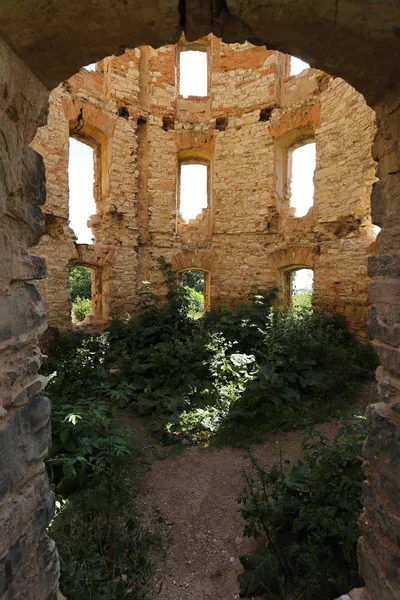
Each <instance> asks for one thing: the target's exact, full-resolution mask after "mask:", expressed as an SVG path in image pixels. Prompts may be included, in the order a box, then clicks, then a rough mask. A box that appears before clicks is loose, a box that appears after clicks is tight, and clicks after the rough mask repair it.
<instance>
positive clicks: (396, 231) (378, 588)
mask: <svg viewBox="0 0 400 600" xmlns="http://www.w3.org/2000/svg"><path fill="white" fill-rule="evenodd" d="M182 30H184V31H185V35H186V39H187V40H198V39H201V38H202V37H204V36H207V35H208V34H210V33H213V34H215V35H216V36H217V37H220V38H222V39H223V41H224V42H227V43H228V42H229V43H230V42H232V43H241V44H242V43H244V42H245V41H246V40H247V41H249V42H252V43H253V44H255V45H260V46H262V44H266V45H267V46H268V47H269V48H276V49H278V50H280V51H282V52H285V53H290V54H292V55H295V56H301V57H302V58H303V59H304V60H306V61H308V62H309V63H310V64H311V65H313V66H315V67H319V68H321V69H323V70H324V71H326V72H329V73H331V74H333V75H337V76H339V77H342V78H343V79H344V80H345V81H346V82H347V83H349V84H350V85H352V86H353V87H354V88H355V89H356V90H357V91H358V92H360V93H361V94H362V95H363V96H364V98H365V99H366V102H367V103H368V105H369V106H370V107H371V108H372V109H373V110H374V111H375V114H376V121H377V134H376V136H375V139H374V143H373V148H372V157H373V159H374V160H375V161H376V163H377V169H376V177H377V181H376V182H375V183H374V184H373V190H372V196H371V205H372V222H373V223H374V224H375V225H378V226H379V227H381V228H382V229H381V232H380V233H379V235H378V238H377V241H376V255H375V256H371V258H370V259H369V265H368V273H369V276H370V278H371V283H370V286H369V304H370V307H369V332H370V335H371V337H372V339H373V344H374V348H375V349H376V351H377V354H378V356H379V359H380V361H381V365H382V366H381V367H380V368H379V370H378V384H379V391H380V394H381V402H379V403H376V404H373V405H371V406H370V407H369V408H368V410H367V419H368V435H367V439H366V441H365V444H364V449H363V454H364V458H365V464H364V469H365V474H366V483H365V485H364V510H363V514H362V516H361V522H362V536H361V538H360V541H359V553H358V554H359V568H360V572H361V573H362V575H363V577H364V579H365V589H364V590H363V591H362V592H361V597H362V600H398V598H399V597H400V566H399V565H400V525H399V524H400V509H399V507H400V462H399V455H400V417H399V407H400V317H399V315H400V252H399V243H400V83H399V68H398V66H399V64H400V4H399V3H398V2H393V1H392V0H379V1H377V0H369V1H368V2H365V1H364V0H341V1H340V2H337V1H334V0H332V1H329V0H327V1H325V0H324V2H315V0H293V1H291V2H287V1H285V0H268V1H267V0H246V1H244V0H205V1H203V0H201V1H199V0H147V1H146V2H142V1H139V0H124V1H123V2H119V1H117V0H113V1H109V2H108V1H107V2H106V1H103V0H90V1H89V0H88V1H87V2H82V1H81V0H79V1H78V0H69V2H65V0H51V1H49V0H23V2H22V1H21V0H3V1H2V2H1V3H0V216H1V218H0V389H1V396H0V444H1V452H0V531H1V536H0V597H1V598H2V600H11V598H12V599H13V600H55V598H56V594H57V582H58V563H57V554H56V551H55V548H54V545H53V544H52V543H51V542H49V540H48V539H47V538H46V535H45V527H46V524H47V522H48V521H49V519H50V517H51V513H52V496H51V494H50V492H49V488H48V483H47V479H46V477H45V473H44V463H43V458H44V456H45V453H46V450H47V446H48V444H49V441H50V425H49V422H50V406H49V403H48V401H47V400H46V398H45V396H44V395H43V393H42V391H41V390H42V386H43V381H42V380H41V378H40V376H38V374H37V373H38V369H39V366H40V361H41V355H40V351H39V349H38V337H39V335H40V334H41V333H43V331H44V330H45V328H46V324H47V318H46V314H45V311H44V307H43V303H42V301H41V298H40V295H39V293H38V292H37V290H36V287H35V285H34V284H33V283H32V282H33V281H36V280H39V279H41V278H44V277H45V272H46V271H45V262H44V260H43V259H42V258H41V257H40V253H39V252H37V255H32V253H31V252H30V251H29V248H32V246H34V245H35V243H38V242H39V240H40V237H41V235H42V234H43V233H45V228H44V220H43V218H42V214H41V206H43V205H44V202H45V200H46V185H45V169H44V163H43V159H42V158H41V156H40V155H39V154H38V153H37V152H35V151H34V150H33V149H30V148H29V144H30V143H31V142H32V140H33V138H34V136H35V133H36V131H37V128H38V127H41V126H44V125H45V123H46V117H47V104H48V96H49V90H52V89H54V88H55V87H56V86H57V85H58V84H59V83H60V82H62V81H65V80H67V79H68V78H69V77H71V76H72V75H73V74H74V73H76V72H77V71H78V70H79V69H80V68H81V67H82V65H87V64H89V63H92V62H94V61H99V60H101V59H103V58H104V57H105V56H110V55H112V54H121V53H122V52H124V50H125V49H126V48H128V47H129V48H140V47H142V46H143V45H146V44H149V45H151V46H153V47H154V48H157V47H162V46H165V45H166V44H175V43H178V42H179V40H180V37H181V34H182ZM150 53H152V51H150ZM113 60H114V59H113ZM97 76H98V77H100V74H98V75H96V77H97ZM91 77H94V76H91ZM330 85H333V86H336V85H340V82H338V81H337V80H335V81H333V82H331V83H330ZM342 85H343V84H342ZM327 93H328V90H326V91H324V92H322V94H321V98H322V96H323V94H327ZM260 95H261V94H260ZM122 96H124V94H122ZM235 104H236V103H235ZM237 105H238V106H239V104H237ZM264 107H266V103H265V102H264V101H263V102H262V108H264ZM321 109H322V107H321ZM284 110H288V109H279V111H284ZM162 112H163V113H164V111H162ZM250 112H251V111H250ZM274 112H276V111H273V112H272V115H271V120H270V122H271V126H272V122H273V120H274V119H275V116H274ZM322 112H323V111H322V110H321V114H322ZM338 112H339V113H341V117H343V116H344V115H345V110H343V111H342V110H341V109H340V108H338ZM74 114H75V117H74V118H76V116H77V115H76V113H74ZM357 114H358V113H357ZM78 115H79V113H78ZM162 116H164V114H162V115H161V114H160V118H162ZM356 116H357V115H356ZM220 117H221V118H225V114H222V115H220ZM243 118H244V116H243ZM130 119H131V117H129V118H128V119H124V117H123V116H121V117H118V119H116V120H117V121H118V127H122V124H123V123H125V126H127V124H129V122H130ZM132 121H133V122H134V117H133V116H132ZM150 121H151V119H150V118H149V119H148V121H147V122H148V123H149V122H150ZM140 122H141V121H140V120H139V123H140ZM257 123H258V121H257ZM344 123H346V120H345V119H344ZM219 124H220V125H223V122H221V121H219ZM231 125H232V123H231V124H229V115H228V127H227V129H226V130H225V131H224V132H221V131H220V130H218V134H217V135H218V136H220V134H222V135H224V136H229V135H231V134H232V133H233V131H231V132H230V126H231ZM254 125H256V123H255V124H254ZM258 126H259V127H266V128H267V127H268V123H267V122H265V121H264V122H263V121H261V122H260V124H259V125H258ZM165 127H166V128H168V121H166V123H165ZM149 129H150V127H149ZM115 130H117V126H116V129H115ZM142 131H143V129H142ZM161 131H162V133H163V134H164V133H166V134H167V135H171V136H172V137H171V140H173V142H172V146H174V151H176V141H175V138H174V137H173V136H175V135H177V132H178V128H177V127H176V126H175V130H174V131H175V132H176V133H172V130H169V132H165V131H164V130H162V129H160V128H159V133H160V134H161ZM242 132H245V129H244V128H243V129H242ZM163 139H164V138H163ZM342 139H344V138H342V136H341V135H340V133H339V134H338V141H337V144H338V148H340V147H341V145H342ZM252 144H253V140H252V141H251V143H250V142H249V146H252ZM327 147H329V146H327ZM167 148H168V144H165V149H166V150H167ZM231 156H232V154H231ZM253 156H256V154H255V153H254V155H253ZM228 158H229V157H228ZM228 158H226V160H228ZM243 160H244V159H243ZM326 167H327V168H329V160H328V163H327V164H326ZM110 172H111V171H110ZM175 172H176V171H175ZM168 173H169V172H168V170H166V171H165V173H164V175H168ZM227 173H228V172H227V171H226V174H227ZM333 175H334V174H333V173H332V176H333ZM48 177H49V183H48V190H49V196H51V188H52V185H53V184H54V183H53V182H54V180H53V182H52V180H51V175H50V173H49V174H48ZM153 178H155V180H154V186H153V187H150V186H149V185H148V186H147V189H148V190H149V192H150V191H151V195H152V194H153V190H154V189H155V184H156V182H157V179H158V178H157V173H156V172H154V171H150V169H149V179H150V180H152V179H153ZM159 178H160V179H161V178H162V176H160V177H159ZM164 178H165V179H168V176H167V177H164ZM363 184H364V185H365V180H364V181H363ZM141 185H142V190H143V189H144V185H143V183H142V184H141ZM350 185H351V184H350ZM357 189H360V184H359V182H358V180H357ZM214 194H216V190H215V191H214ZM151 195H150V194H149V197H148V200H149V202H150V201H152V198H151ZM316 204H317V198H316ZM332 206H334V202H332ZM263 208H265V205H264V204H263ZM46 210H48V209H47V208H46ZM334 210H341V206H340V205H339V206H337V207H336V208H335V209H334ZM98 212H99V214H100V213H101V210H100V206H98ZM147 214H148V213H147ZM61 216H63V217H64V221H65V216H66V215H65V214H64V215H61ZM143 216H144V215H143ZM355 216H356V218H357V219H358V218H359V215H358V214H357V215H355ZM105 218H107V219H108V218H110V219H111V218H112V217H111V216H110V215H109V216H105ZM50 220H51V219H50ZM300 221H301V220H299V221H298V222H300ZM215 225H216V223H215ZM46 235H48V234H46ZM232 237H233V236H232ZM98 238H99V239H98V242H99V243H100V241H101V240H100V237H99V236H98ZM351 241H352V240H351V239H350V243H351ZM96 243H97V242H96ZM350 245H351V244H350ZM171 247H172V246H171ZM288 247H289V244H288ZM182 251H183V250H182ZM133 254H134V250H133V251H132V255H133ZM218 258H219V257H218ZM347 260H348V256H347V255H345V254H341V252H338V254H337V257H336V262H335V263H334V268H335V269H337V268H339V267H341V265H342V263H345V262H346V261H347ZM232 287H233V286H232ZM110 304H111V302H110Z"/></svg>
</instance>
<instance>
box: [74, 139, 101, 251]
mask: <svg viewBox="0 0 400 600" xmlns="http://www.w3.org/2000/svg"><path fill="white" fill-rule="evenodd" d="M68 181H69V222H70V225H71V228H72V229H73V230H74V232H75V235H76V237H77V243H78V244H91V243H92V242H93V234H92V231H91V229H90V228H89V227H88V225H87V221H88V219H89V217H90V216H91V215H93V214H95V212H96V203H95V200H94V195H93V185H94V151H93V148H91V147H90V146H89V145H88V144H84V143H83V142H79V141H77V140H75V139H74V138H70V139H69V164H68Z"/></svg>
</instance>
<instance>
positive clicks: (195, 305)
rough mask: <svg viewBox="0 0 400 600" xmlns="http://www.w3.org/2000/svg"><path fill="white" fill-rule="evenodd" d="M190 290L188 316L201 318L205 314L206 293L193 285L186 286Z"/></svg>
mask: <svg viewBox="0 0 400 600" xmlns="http://www.w3.org/2000/svg"><path fill="white" fill-rule="evenodd" d="M186 289H187V290H188V292H189V306H188V317H191V318H192V319H199V318H200V317H201V316H202V315H203V314H204V294H202V293H201V292H197V291H196V290H195V289H193V288H191V287H186Z"/></svg>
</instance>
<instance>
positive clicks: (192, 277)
mask: <svg viewBox="0 0 400 600" xmlns="http://www.w3.org/2000/svg"><path fill="white" fill-rule="evenodd" d="M182 284H183V285H184V286H185V287H189V288H192V289H193V290H195V291H196V292H199V294H204V272H203V271H184V272H183V273H182Z"/></svg>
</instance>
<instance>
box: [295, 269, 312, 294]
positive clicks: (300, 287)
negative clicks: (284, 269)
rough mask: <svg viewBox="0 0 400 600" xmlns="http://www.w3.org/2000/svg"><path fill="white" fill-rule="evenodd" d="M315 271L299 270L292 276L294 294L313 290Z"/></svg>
mask: <svg viewBox="0 0 400 600" xmlns="http://www.w3.org/2000/svg"><path fill="white" fill-rule="evenodd" d="M313 284H314V271H313V270H312V269H298V270H297V271H294V273H293V275H292V293H296V292H302V291H304V290H307V291H308V290H311V291H312V289H313Z"/></svg>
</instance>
